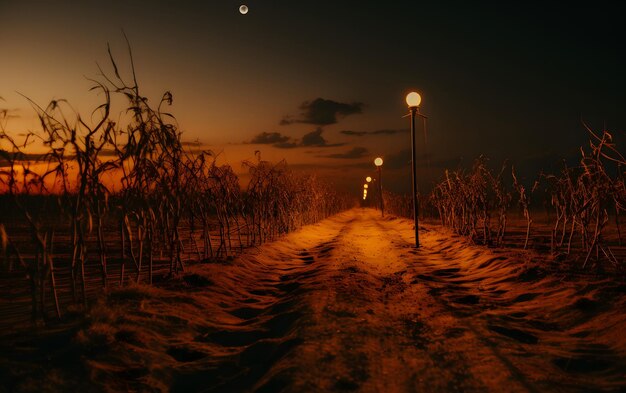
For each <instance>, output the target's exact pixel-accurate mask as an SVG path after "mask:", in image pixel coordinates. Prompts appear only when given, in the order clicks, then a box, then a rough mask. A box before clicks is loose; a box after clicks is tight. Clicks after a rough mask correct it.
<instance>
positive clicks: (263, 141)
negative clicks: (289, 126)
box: [244, 127, 344, 149]
mask: <svg viewBox="0 0 626 393" xmlns="http://www.w3.org/2000/svg"><path fill="white" fill-rule="evenodd" d="M323 132H324V129H323V128H322V127H317V128H316V129H315V130H313V131H311V132H308V133H306V134H304V136H303V137H302V140H300V141H299V140H297V139H294V138H291V137H289V136H287V135H283V134H281V133H280V132H262V133H260V134H258V135H256V136H254V138H252V140H251V141H250V142H244V143H249V144H256V145H272V146H273V147H276V148H278V149H294V148H296V147H336V146H343V145H344V144H343V143H332V144H331V143H328V141H327V140H326V138H324V137H323V136H322V133H323Z"/></svg>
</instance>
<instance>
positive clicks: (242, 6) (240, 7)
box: [239, 4, 248, 15]
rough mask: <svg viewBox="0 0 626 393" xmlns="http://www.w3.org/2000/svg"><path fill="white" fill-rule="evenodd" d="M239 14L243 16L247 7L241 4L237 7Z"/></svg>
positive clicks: (246, 11)
mask: <svg viewBox="0 0 626 393" xmlns="http://www.w3.org/2000/svg"><path fill="white" fill-rule="evenodd" d="M239 12H241V15H245V14H247V13H248V6H247V5H245V4H242V5H241V6H239Z"/></svg>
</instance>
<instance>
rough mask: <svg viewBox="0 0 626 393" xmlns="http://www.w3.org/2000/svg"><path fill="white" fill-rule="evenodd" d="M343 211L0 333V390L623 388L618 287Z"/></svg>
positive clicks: (625, 361)
mask: <svg viewBox="0 0 626 393" xmlns="http://www.w3.org/2000/svg"><path fill="white" fill-rule="evenodd" d="M420 229H421V236H422V237H421V240H422V247H421V248H420V249H417V250H416V249H414V248H413V246H412V243H413V238H412V236H413V227H412V223H411V222H410V221H408V220H405V219H398V218H392V217H386V218H381V217H380V213H379V212H377V211H375V210H371V209H354V210H351V211H348V212H345V213H342V214H339V215H337V216H335V217H333V218H330V219H327V220H325V221H323V222H321V223H318V224H316V225H312V226H308V227H306V228H303V229H302V230H300V231H298V232H295V233H293V234H290V235H289V236H286V237H284V238H283V239H281V240H279V241H277V242H274V243H271V244H266V245H264V246H262V247H259V248H257V249H254V250H250V251H249V252H247V253H245V254H244V255H242V256H241V257H239V258H237V259H236V260H235V261H233V262H232V263H228V264H211V265H196V266H193V267H191V268H190V269H189V271H188V272H187V273H186V275H185V276H183V277H181V278H180V279H178V280H172V281H167V282H163V283H161V284H159V285H157V286H156V287H146V286H131V287H127V288H124V289H120V290H116V291H113V292H111V293H110V294H108V295H107V296H105V297H103V299H102V300H101V302H100V303H99V304H98V305H97V306H95V307H94V308H93V310H92V312H91V314H90V316H89V318H88V320H87V321H85V322H84V323H81V324H79V325H75V326H72V327H70V328H62V329H59V330H58V331H53V332H49V333H47V334H45V335H42V334H41V333H37V334H36V335H24V334H21V335H13V336H8V337H4V338H3V339H2V341H1V343H0V350H1V352H0V354H1V355H0V366H2V370H3V371H2V374H0V377H2V380H3V381H5V389H7V390H16V391H28V390H42V389H43V390H46V389H47V390H52V391H54V390H66V389H83V388H89V389H91V390H94V389H100V390H110V391H117V390H134V391H142V390H156V391H168V390H169V391H181V392H182V391H211V392H213V391H215V392H221V391H224V392H233V391H235V392H236V391H260V392H274V391H287V392H319V391H362V392H413V391H427V392H450V391H453V392H454V391H461V392H468V391H469V392H483V391H492V392H504V391H506V392H524V391H530V392H543V391H554V392H588V391H626V334H625V332H626V307H625V306H626V286H625V285H624V284H623V282H620V280H618V279H616V278H606V277H604V278H602V277H595V276H572V275H571V274H569V275H567V274H558V273H555V272H554V271H552V272H551V273H547V272H546V271H545V270H544V269H542V268H541V266H543V265H544V261H542V258H541V257H540V256H538V255H536V254H533V253H530V252H522V251H512V250H495V249H487V248H484V247H480V246H471V245H468V243H467V240H465V239H463V238H460V237H456V236H454V235H452V234H450V233H449V232H447V231H446V230H444V229H441V228H437V227H433V226H425V227H422V228H420Z"/></svg>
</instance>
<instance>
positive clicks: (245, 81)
mask: <svg viewBox="0 0 626 393" xmlns="http://www.w3.org/2000/svg"><path fill="white" fill-rule="evenodd" d="M177 3H178V2H171V1H145V2H139V1H106V2H104V1H98V2H95V1H71V2H69V1H58V2H56V1H55V2H53V1H49V2H43V1H41V2H33V1H7V0H0V97H3V98H4V101H0V108H7V109H9V110H10V111H11V113H12V118H11V119H10V122H9V124H8V127H9V128H12V129H15V130H16V131H19V130H23V129H28V128H30V129H36V127H37V123H36V121H35V120H36V119H35V114H34V112H33V111H32V109H30V107H29V105H28V103H27V101H26V100H25V99H24V98H23V97H21V96H20V95H19V94H17V92H20V93H22V94H24V95H26V96H28V97H30V98H31V99H33V100H34V101H36V102H38V103H40V104H42V105H45V104H46V103H47V102H48V101H50V100H51V99H58V98H66V99H68V100H69V101H70V102H71V103H72V105H73V106H74V107H76V108H77V109H78V110H79V111H80V112H82V113H87V114H88V113H91V111H92V110H93V109H94V108H95V107H96V106H97V105H98V103H99V100H100V99H101V97H98V96H95V95H94V94H93V93H90V92H89V91H88V90H89V88H90V87H91V86H92V85H93V83H92V82H90V81H89V80H88V79H87V78H97V77H98V67H97V65H96V63H98V64H100V65H101V66H102V67H103V69H105V70H109V71H111V68H110V66H109V63H108V57H107V56H108V55H107V43H110V45H111V48H112V51H113V54H114V55H115V56H116V59H117V60H118V65H120V68H121V69H124V70H125V74H126V75H129V74H128V70H129V67H128V64H129V62H128V56H127V51H126V44H125V41H124V35H123V33H122V31H124V32H125V33H126V35H127V36H128V38H129V40H130V42H131V45H132V49H133V54H134V60H135V66H136V70H137V74H138V78H139V82H140V84H141V85H142V87H143V91H144V94H146V95H147V96H148V97H149V98H150V99H151V101H153V102H154V101H156V102H158V99H159V98H160V96H161V94H162V93H163V92H164V91H166V90H170V91H171V92H172V93H173V94H174V105H173V109H172V112H173V113H174V114H175V116H176V117H177V119H178V123H179V125H180V127H181V128H182V129H183V130H184V131H185V134H184V135H185V136H184V138H185V140H187V141H196V140H198V141H200V143H201V144H202V145H203V146H206V147H207V148H211V149H213V150H215V151H218V152H221V156H220V160H221V162H228V163H230V164H231V165H233V167H234V168H235V169H236V170H238V171H243V169H242V168H241V165H240V162H241V160H244V159H250V158H253V157H254V151H255V150H260V151H261V153H262V157H263V158H264V159H269V160H274V161H276V160H279V159H281V158H285V159H286V160H287V162H288V163H289V164H290V165H291V166H292V167H293V168H294V169H298V170H307V171H315V172H318V173H320V175H322V176H325V177H332V178H334V179H335V181H336V182H337V183H338V184H341V185H342V186H344V187H346V188H353V189H354V190H355V192H360V189H361V188H360V187H361V184H362V183H363V178H364V177H365V176H367V175H368V174H371V173H373V165H372V161H373V159H374V158H375V157H376V156H379V155H380V156H382V157H384V158H385V166H384V170H385V171H386V172H385V173H387V174H388V177H387V179H388V181H387V182H386V184H387V185H388V186H389V188H392V189H394V190H395V191H405V190H408V188H409V187H410V181H409V179H410V177H409V173H410V170H409V166H408V164H409V160H410V155H409V154H408V152H409V151H410V134H409V132H408V129H409V120H408V119H407V118H403V116H404V115H405V114H406V113H407V108H406V104H405V102H404V97H405V95H406V94H407V93H408V92H409V91H412V90H415V91H418V92H419V93H420V94H421V95H422V106H421V111H422V112H423V113H424V114H426V115H427V116H428V118H429V119H428V136H427V143H426V144H425V143H424V138H423V135H422V131H421V128H419V129H418V131H420V136H419V138H418V151H419V154H420V157H421V158H420V160H419V162H418V165H419V171H418V173H419V174H420V175H421V176H420V179H421V181H420V185H421V187H428V184H430V182H432V180H433V179H435V178H436V177H438V176H440V175H441V173H442V172H443V169H444V168H456V167H457V166H458V165H459V164H461V165H466V164H469V163H471V160H472V159H473V158H474V157H476V156H478V155H480V154H485V155H487V156H489V157H490V158H491V160H492V163H493V164H494V166H497V165H499V163H500V161H501V160H503V159H504V158H510V159H511V160H512V161H513V162H514V163H515V164H516V166H517V167H518V168H520V170H521V171H522V173H524V174H526V177H527V178H530V177H531V175H532V174H535V173H536V172H537V171H539V170H540V169H542V168H543V169H546V170H551V168H555V167H557V164H558V162H559V159H560V158H570V157H575V156H576V154H577V149H578V147H579V146H581V145H583V144H585V140H586V131H585V130H584V127H583V126H582V123H581V118H582V119H584V120H585V121H587V122H588V124H589V125H590V126H591V127H592V128H594V129H597V130H601V129H602V128H604V127H606V129H608V130H609V131H611V132H612V133H613V134H614V136H615V137H616V139H617V140H618V142H620V141H623V140H624V139H626V138H625V136H626V135H625V132H624V130H625V129H626V115H625V113H624V108H625V107H626V78H625V77H624V72H625V71H624V70H626V60H625V59H626V56H624V55H623V52H624V38H625V37H626V34H625V33H626V31H625V30H626V24H624V21H623V13H621V12H618V8H617V6H608V5H604V4H602V3H601V2H597V1H596V2H588V3H587V4H586V6H585V7H582V6H575V5H572V4H573V3H571V4H568V5H566V6H565V5H561V6H557V5H550V6H547V5H542V6H536V5H532V4H528V3H526V2H524V3H522V2H516V3H515V4H512V3H510V2H502V4H500V3H495V2H494V3H487V2H480V3H477V2H458V3H456V2H455V3H452V2H446V3H444V2H439V1H434V2H420V1H412V2H399V1H379V2H374V1H361V2H357V1H344V0H341V1H319V0H317V1H305V0H299V1H293V0H284V1H271V0H250V1H249V2H247V3H246V4H247V5H248V6H249V8H250V11H249V13H248V14H246V15H241V14H240V13H239V11H238V9H239V5H240V4H241V2H240V1H237V2H235V1H230V0H210V1H204V2H197V3H198V4H195V3H192V2H184V3H185V4H177ZM504 3H509V4H504ZM622 145H623V143H622ZM426 157H428V159H426Z"/></svg>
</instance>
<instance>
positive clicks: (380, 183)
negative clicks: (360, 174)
mask: <svg viewBox="0 0 626 393" xmlns="http://www.w3.org/2000/svg"><path fill="white" fill-rule="evenodd" d="M374 165H376V169H378V190H379V192H380V214H382V216H383V217H385V203H384V202H383V176H382V173H381V167H382V166H383V159H382V158H380V157H377V158H376V159H375V160H374Z"/></svg>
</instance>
